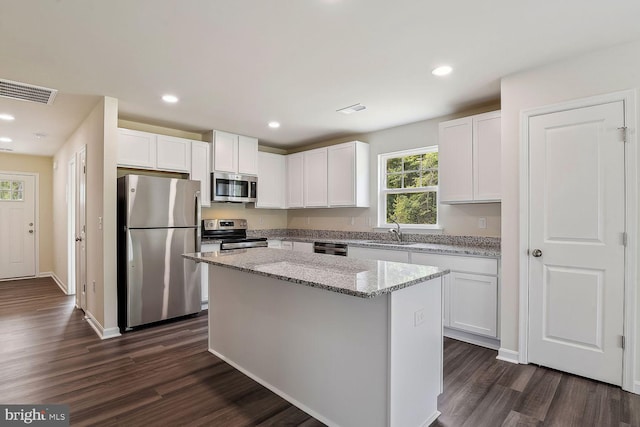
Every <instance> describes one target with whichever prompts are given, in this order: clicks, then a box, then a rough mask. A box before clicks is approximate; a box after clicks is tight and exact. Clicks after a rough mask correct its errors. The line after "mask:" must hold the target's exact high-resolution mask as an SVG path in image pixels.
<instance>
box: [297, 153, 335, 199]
mask: <svg viewBox="0 0 640 427" xmlns="http://www.w3.org/2000/svg"><path fill="white" fill-rule="evenodd" d="M302 154H303V157H304V183H303V186H304V206H305V207H306V208H314V207H315V208H326V207H327V206H328V205H329V202H328V200H329V199H328V187H327V185H328V184H327V173H328V170H327V154H328V150H327V148H326V147H325V148H317V149H315V150H309V151H304V152H303V153H302Z"/></svg>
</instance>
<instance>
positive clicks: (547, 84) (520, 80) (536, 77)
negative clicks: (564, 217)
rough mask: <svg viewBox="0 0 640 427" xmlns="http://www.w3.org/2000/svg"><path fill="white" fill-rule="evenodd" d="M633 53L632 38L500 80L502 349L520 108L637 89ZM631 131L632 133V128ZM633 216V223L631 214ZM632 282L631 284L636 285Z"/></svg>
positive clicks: (512, 280) (512, 302)
mask: <svg viewBox="0 0 640 427" xmlns="http://www.w3.org/2000/svg"><path fill="white" fill-rule="evenodd" d="M639 52H640V41H637V42H633V43H629V44H624V45H620V46H616V47H613V48H609V49H605V50H600V51H596V52H593V53H589V54H586V55H582V56H579V57H575V58H571V59H567V60H564V61H561V62H557V63H554V64H551V65H548V66H544V67H541V68H536V69H533V70H529V71H525V72H522V73H518V74H515V75H511V76H508V77H506V78H504V79H503V80H502V89H501V90H502V183H503V184H502V185H503V187H502V193H503V196H502V283H501V287H502V290H501V310H502V311H501V338H502V347H503V348H504V349H507V350H512V351H518V319H519V318H518V294H519V293H518V286H519V268H518V260H519V255H520V254H519V249H518V248H519V245H520V241H519V226H520V225H519V216H520V211H519V197H520V194H519V162H520V160H519V159H520V157H519V156H520V112H521V111H523V110H527V109H531V108H534V107H541V106H545V105H550V104H556V103H559V102H562V101H568V100H573V99H579V98H586V97H589V96H594V95H598V94H604V93H610V92H615V91H620V90H627V89H636V88H638V87H640V55H639V54H638V53H639ZM638 119H639V120H638V123H640V118H638ZM633 131H634V135H635V133H636V132H637V130H635V129H634V130H633ZM634 220H635V221H638V219H637V218H635V219H634ZM634 285H635V286H636V287H637V283H636V284H634ZM638 297H640V293H638ZM637 303H640V301H638V302H637ZM638 329H639V332H640V328H638ZM639 345H640V336H637V337H636V349H637V348H639V347H638V346H639ZM638 353H639V352H636V354H638ZM639 373H640V361H638V360H636V381H638V380H640V378H638V375H639Z"/></svg>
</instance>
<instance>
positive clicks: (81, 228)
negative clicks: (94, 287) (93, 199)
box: [75, 149, 87, 311]
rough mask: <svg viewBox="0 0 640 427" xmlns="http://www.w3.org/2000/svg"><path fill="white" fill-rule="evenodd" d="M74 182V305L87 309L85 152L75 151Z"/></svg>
mask: <svg viewBox="0 0 640 427" xmlns="http://www.w3.org/2000/svg"><path fill="white" fill-rule="evenodd" d="M77 156H78V157H77V158H78V161H77V162H76V164H77V165H78V172H77V174H76V176H77V179H78V181H77V183H76V190H77V193H76V206H75V209H76V286H77V289H76V306H77V307H79V308H81V309H82V310H84V311H87V152H86V151H85V149H82V150H81V151H80V152H78V153H77Z"/></svg>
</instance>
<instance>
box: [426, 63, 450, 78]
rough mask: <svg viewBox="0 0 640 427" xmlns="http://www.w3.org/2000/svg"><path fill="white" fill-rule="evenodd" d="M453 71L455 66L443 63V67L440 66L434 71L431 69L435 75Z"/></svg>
mask: <svg viewBox="0 0 640 427" xmlns="http://www.w3.org/2000/svg"><path fill="white" fill-rule="evenodd" d="M452 71H453V68H451V67H450V66H449V65H442V66H441V67H438V68H434V69H433V71H431V74H433V75H434V76H438V77H440V76H446V75H447V74H451V72H452Z"/></svg>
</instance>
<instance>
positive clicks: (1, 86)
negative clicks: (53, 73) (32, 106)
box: [0, 79, 58, 105]
mask: <svg viewBox="0 0 640 427" xmlns="http://www.w3.org/2000/svg"><path fill="white" fill-rule="evenodd" d="M57 93H58V91H57V90H56V89H49V88H46V87H42V86H34V85H29V84H26V83H20V82H14V81H11V80H3V79H0V96H1V97H3V98H9V99H19V100H21V101H30V102H37V103H38V104H47V105H51V104H53V100H54V99H55V97H56V94H57Z"/></svg>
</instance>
